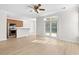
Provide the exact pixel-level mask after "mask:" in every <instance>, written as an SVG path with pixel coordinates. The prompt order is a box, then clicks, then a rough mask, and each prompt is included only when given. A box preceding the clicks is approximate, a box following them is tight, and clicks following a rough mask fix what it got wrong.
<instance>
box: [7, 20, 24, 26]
mask: <svg viewBox="0 0 79 59" xmlns="http://www.w3.org/2000/svg"><path fill="white" fill-rule="evenodd" d="M7 23H9V24H16V27H23V21H19V20H13V19H7Z"/></svg>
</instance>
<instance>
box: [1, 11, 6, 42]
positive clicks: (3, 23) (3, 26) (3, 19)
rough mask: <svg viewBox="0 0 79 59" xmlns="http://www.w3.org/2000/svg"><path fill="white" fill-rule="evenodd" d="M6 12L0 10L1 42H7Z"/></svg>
mask: <svg viewBox="0 0 79 59" xmlns="http://www.w3.org/2000/svg"><path fill="white" fill-rule="evenodd" d="M6 19H7V17H6V12H4V11H2V10H0V41H3V40H7V25H6V24H7V22H6Z"/></svg>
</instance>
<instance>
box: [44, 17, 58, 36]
mask: <svg viewBox="0 0 79 59" xmlns="http://www.w3.org/2000/svg"><path fill="white" fill-rule="evenodd" d="M57 19H58V17H56V16H53V17H48V18H46V19H45V34H46V35H48V36H53V37H56V36H57Z"/></svg>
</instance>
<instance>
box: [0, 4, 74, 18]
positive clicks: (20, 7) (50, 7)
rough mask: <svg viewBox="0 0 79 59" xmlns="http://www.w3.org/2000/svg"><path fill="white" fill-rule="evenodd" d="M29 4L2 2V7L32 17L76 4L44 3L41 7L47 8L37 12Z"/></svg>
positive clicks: (0, 5) (0, 7)
mask: <svg viewBox="0 0 79 59" xmlns="http://www.w3.org/2000/svg"><path fill="white" fill-rule="evenodd" d="M28 5H30V4H0V9H2V10H6V11H8V12H12V13H14V14H16V15H18V16H24V17H31V18H32V17H38V16H46V15H50V14H53V13H56V12H59V11H62V10H64V9H68V8H70V7H72V6H74V5H71V4H42V7H41V8H45V9H46V10H45V11H43V12H40V13H39V14H37V13H35V12H32V9H31V8H29V7H28ZM64 7H66V8H64Z"/></svg>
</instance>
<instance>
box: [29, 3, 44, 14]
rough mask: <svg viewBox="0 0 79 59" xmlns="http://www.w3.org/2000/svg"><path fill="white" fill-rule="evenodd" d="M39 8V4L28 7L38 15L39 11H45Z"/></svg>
mask: <svg viewBox="0 0 79 59" xmlns="http://www.w3.org/2000/svg"><path fill="white" fill-rule="evenodd" d="M41 6H42V5H41V4H34V5H30V6H28V7H30V8H32V9H33V10H34V11H35V12H36V13H39V11H45V9H43V8H41Z"/></svg>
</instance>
